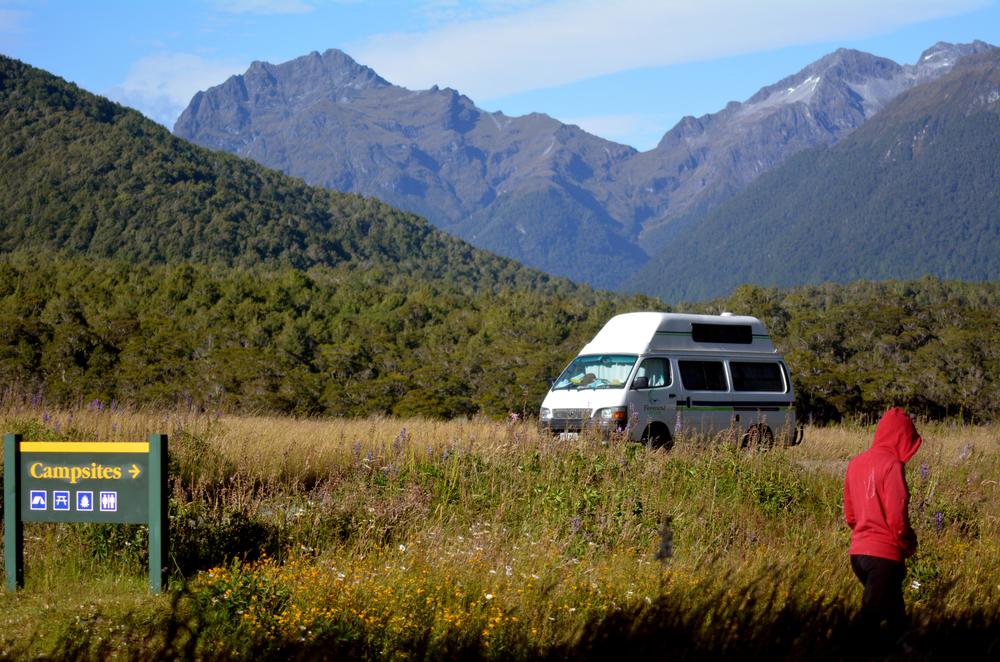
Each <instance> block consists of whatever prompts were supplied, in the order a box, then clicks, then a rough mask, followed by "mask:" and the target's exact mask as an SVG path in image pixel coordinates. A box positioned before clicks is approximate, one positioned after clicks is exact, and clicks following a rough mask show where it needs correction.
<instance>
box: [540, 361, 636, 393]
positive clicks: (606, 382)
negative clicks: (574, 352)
mask: <svg viewBox="0 0 1000 662" xmlns="http://www.w3.org/2000/svg"><path fill="white" fill-rule="evenodd" d="M638 358H639V357H637V356H619V355H595V356H580V357H578V358H577V359H576V360H575V361H573V362H572V363H570V364H569V367H568V368H566V369H565V370H563V373H562V374H561V375H559V379H557V380H556V383H555V384H554V385H553V386H552V390H553V391H567V390H575V389H581V390H582V389H599V388H625V382H626V381H627V380H628V376H629V374H630V373H631V372H632V366H634V365H635V362H636V359H638Z"/></svg>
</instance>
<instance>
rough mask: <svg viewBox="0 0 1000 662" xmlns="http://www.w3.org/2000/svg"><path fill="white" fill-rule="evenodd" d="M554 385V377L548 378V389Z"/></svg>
mask: <svg viewBox="0 0 1000 662" xmlns="http://www.w3.org/2000/svg"><path fill="white" fill-rule="evenodd" d="M555 383H556V378H555V377H549V388H552V385H553V384H555Z"/></svg>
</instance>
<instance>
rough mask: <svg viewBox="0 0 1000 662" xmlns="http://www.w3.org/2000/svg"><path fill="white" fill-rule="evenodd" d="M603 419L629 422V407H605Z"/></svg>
mask: <svg viewBox="0 0 1000 662" xmlns="http://www.w3.org/2000/svg"><path fill="white" fill-rule="evenodd" d="M601 419H602V420H605V421H620V422H622V423H624V422H625V421H627V420H628V407H605V408H604V409H602V410H601Z"/></svg>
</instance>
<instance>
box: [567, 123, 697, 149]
mask: <svg viewBox="0 0 1000 662" xmlns="http://www.w3.org/2000/svg"><path fill="white" fill-rule="evenodd" d="M558 119H559V121H560V122H562V123H563V124H575V125H577V126H578V127H580V128H581V129H583V130H584V131H586V132H587V133H592V134H594V135H595V136H600V137H601V138H604V139H605V140H612V141H614V142H616V143H622V144H624V145H630V146H632V147H635V148H636V149H637V150H639V151H640V152H645V151H648V150H651V149H653V148H654V147H656V145H657V144H659V142H660V140H661V139H662V138H663V134H665V133H666V132H667V131H668V130H670V128H671V127H673V126H674V125H675V124H677V122H678V121H679V120H680V116H679V115H643V114H638V113H636V114H626V115H590V116H588V117H567V118H562V117H560V118H558Z"/></svg>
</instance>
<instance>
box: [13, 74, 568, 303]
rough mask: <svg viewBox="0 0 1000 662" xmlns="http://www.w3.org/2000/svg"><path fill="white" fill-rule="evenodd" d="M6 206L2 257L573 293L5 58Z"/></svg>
mask: <svg viewBox="0 0 1000 662" xmlns="http://www.w3.org/2000/svg"><path fill="white" fill-rule="evenodd" d="M368 82H370V84H372V85H377V84H378V81H377V80H375V79H372V80H371V81H368ZM354 84H355V85H358V86H361V85H363V84H365V81H356V82H355V83H354ZM0 207H2V208H3V209H4V216H3V224H2V227H0V251H5V252H9V251H12V250H15V249H26V248H42V249H49V250H69V251H73V252H78V253H84V254H88V255H93V256H95V257H104V258H113V259H116V260H125V261H128V262H131V263H149V264H153V263H172V264H176V263H179V262H185V261H191V262H201V263H204V264H209V265H217V266H235V267H257V266H260V267H265V268H267V267H274V268H278V267H294V268H298V269H305V268H309V267H311V266H314V265H326V266H331V267H337V268H343V269H348V270H353V269H367V270H373V271H374V272H377V273H380V274H383V275H387V276H392V275H393V274H405V275H407V276H408V277H414V278H418V279H423V280H425V281H431V282H438V283H448V284H452V285H454V286H456V287H458V288H460V289H463V290H468V291H472V290H478V289H485V290H486V291H492V290H500V289H503V288H521V287H528V288H533V289H541V290H548V291H555V290H563V291H567V292H568V291H575V290H576V289H577V288H576V286H575V285H573V284H572V283H569V282H567V281H564V280H562V281H557V280H553V279H551V278H550V277H549V276H548V275H546V274H543V273H541V272H539V271H536V270H533V269H529V268H526V267H523V266H522V265H520V264H518V263H517V262H514V261H512V260H509V259H506V258H501V257H497V256H495V255H492V254H490V253H487V252H485V251H482V250H478V249H474V248H473V247H472V246H470V245H469V244H467V243H465V242H464V241H462V240H460V239H457V238H455V237H453V236H450V235H448V234H446V233H444V232H441V231H439V230H435V229H433V228H432V227H430V226H429V225H428V224H427V222H426V221H424V220H423V219H421V218H418V217H416V216H414V215H413V214H411V213H408V212H403V211H399V210H397V209H393V208H392V207H390V206H388V205H387V204H385V203H382V202H380V201H378V200H375V199H371V198H369V199H364V198H362V197H360V196H358V195H353V194H343V193H337V192H334V191H329V190H327V189H324V188H321V187H310V186H307V185H306V184H304V183H303V182H302V181H301V180H299V179H295V178H293V177H290V176H288V175H284V174H282V173H280V172H275V171H273V170H269V169H267V168H265V167H263V166H260V165H258V164H256V163H252V162H250V161H247V160H242V159H239V158H237V157H235V156H232V155H230V154H225V153H222V152H211V151H209V150H207V149H205V148H202V147H197V146H195V145H192V144H190V143H188V142H186V141H184V140H181V139H179V138H176V137H174V136H172V135H170V134H169V133H168V132H167V131H166V130H165V129H163V127H161V126H159V125H158V124H156V123H154V122H153V121H151V120H147V119H146V118H144V117H143V116H142V115H141V114H139V113H138V112H137V111H134V110H131V109H127V108H123V107H122V106H119V105H117V104H115V103H112V102H110V101H108V100H107V99H104V98H103V97H99V96H96V95H93V94H90V93H88V92H85V91H83V90H81V89H79V88H77V87H76V86H75V85H72V84H70V83H67V82H65V81H63V80H62V79H59V78H56V77H55V76H52V75H51V74H48V73H46V72H44V71H41V70H38V69H35V68H32V67H30V66H28V65H25V64H22V63H21V62H18V61H16V60H11V59H8V58H0Z"/></svg>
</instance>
